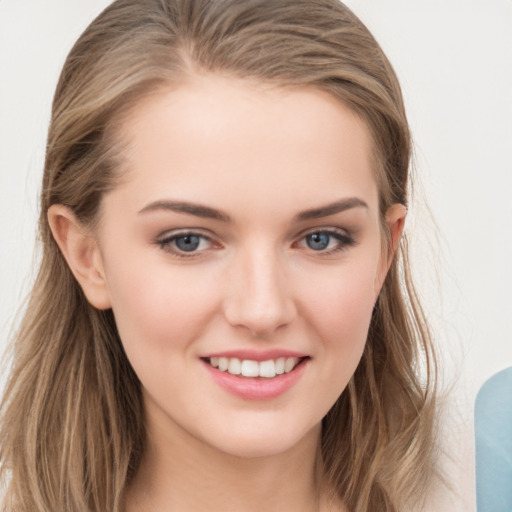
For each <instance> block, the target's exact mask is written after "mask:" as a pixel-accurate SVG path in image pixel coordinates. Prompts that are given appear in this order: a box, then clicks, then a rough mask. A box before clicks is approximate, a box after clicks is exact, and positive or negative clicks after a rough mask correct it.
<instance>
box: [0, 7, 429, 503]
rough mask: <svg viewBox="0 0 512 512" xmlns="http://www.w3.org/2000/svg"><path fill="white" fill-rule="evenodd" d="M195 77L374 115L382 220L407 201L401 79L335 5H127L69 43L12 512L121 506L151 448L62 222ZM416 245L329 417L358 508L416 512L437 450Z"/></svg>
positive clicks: (391, 284) (19, 391) (81, 214)
mask: <svg viewBox="0 0 512 512" xmlns="http://www.w3.org/2000/svg"><path fill="white" fill-rule="evenodd" d="M197 73H215V74H219V73H221V74H224V75H227V76H233V77H237V78H242V79H252V80H256V81H262V82H266V83H270V84H275V85H276V86H280V87H290V86H291V87H304V86H308V87H314V88H317V89H320V90H323V91H327V92H328V93H329V94H331V95H332V96H334V97H335V98H337V99H338V100H339V101H341V102H343V103H344V104H345V105H347V106H348V107H349V108H351V109H352V110H353V111H354V112H355V113H356V114H357V115H358V116H360V117H361V119H363V120H364V121H365V123H366V125H367V127H368V129H369V131H370V134H371V136H372V140H373V145H374V154H373V159H374V170H375V177H376V181H377V185H378V190H379V205H380V210H381V221H382V229H383V232H384V233H386V230H387V224H386V222H385V213H386V211H387V209H388V208H389V207H390V206H391V205H392V204H394V203H402V204H407V197H408V185H409V184H408V177H409V164H410V153H411V140H410V133H409V128H408V123H407V118H406V114H405V109H404V105H403V100H402V95H401V91H400V86H399V84H398V80H397V78H396V75H395V73H394V71H393V69H392V67H391V65H390V63H389V61H388V60H387V58H386V57H385V55H384V53H383V52H382V50H381V48H380V47H379V45H378V44H377V42H376V41H375V39H374V38H373V36H372V35H371V34H370V32H369V31H368V30H367V29H366V27H365V26H364V25H363V24H362V23H361V22H360V21H359V19H358V18H357V17H356V16H355V15H354V14H353V13H352V12H351V11H350V10H349V9H348V8H347V7H345V6H344V5H343V4H341V3H340V2H339V1H338V0H272V1H271V2H270V1H268V0H244V1H240V0H217V1H209V0H117V1H115V2H114V3H113V4H111V5H110V6H109V7H108V8H107V9H105V10H104V11H103V13H102V14H100V16H99V17H98V18H97V19H96V20H95V21H93V23H92V24H91V25H90V26H89V27H88V28H87V30H86V31H85V32H84V33H83V34H82V36H81V37H80V38H79V40H78V41H77V42H76V44H75V45H74V47H73V49H72V50H71V52H70V54H69V56H68V58H67V60H66V63H65V65H64V68H63V70H62V73H61V77H60V80H59V83H58V86H57V90H56V93H55V98H54V103H53V108H52V119H51V125H50V129H49V134H48V144H47V153H46V160H45V168H44V177H43V188H42V193H41V216H40V223H39V229H40V237H41V242H42V246H43V255H42V261H41V266H40V270H39V274H38V277H37V279H36V282H35V284H34V288H33V291H32V294H31V297H30V302H29V305H28V308H27V313H26V316H25V318H24V320H23V323H22V325H21V327H20V330H19V332H18V334H17V337H16V340H15V346H14V362H13V368H12V373H11V376H10V379H9V382H8V384H7V388H6V393H5V397H4V400H3V403H2V417H1V424H0V453H1V461H0V462H1V468H0V477H1V478H2V479H3V480H4V482H5V485H6V498H5V502H4V505H3V509H2V510H5V511H6V512H7V511H9V512H10V511H14V510H16V511H17V512H23V511H27V512H28V511H30V512H33V511H36V510H37V511H41V512H42V511H47V512H50V511H52V512H54V511H55V510H66V511H69V512H85V511H92V510H94V511H104V510H115V511H118V510H121V508H122V504H123V495H124V491H125V489H126V486H127V484H128V483H129V481H130V479H131V477H132V476H133V474H134V472H135V471H136V470H137V467H138V464H139V460H140V456H141V453H142V451H143V449H144V435H145V434H144V417H143V407H142V397H141V389H140V383H139V381H138V379H137V377H136V375H135V373H134V371H133V369H132V368H131V366H130V364H129V362H128V360H127V358H126V355H125V353H124V350H123V348H122V345H121V341H120V339H119V336H118V333H117V330H116V326H115V322H114V318H113V315H112V312H111V311H99V310H96V309H95V308H93V307H92V306H91V305H90V304H89V303H88V302H87V300H86V299H85V297H84V294H83V292H82V290H81V289H80V287H79V285H78V283H77V282H76V280H75V279H74V277H73V276H72V274H71V272H70V270H69V268H68V266H67V264H66V262H65V260H64V258H63V256H62V254H61V253H60V251H59V249H58V247H57V244H56V243H55V241H54V239H53V237H52V234H51V231H50V228H49V225H48V221H47V211H48V208H49V207H50V206H51V205H53V204H63V205H66V206H68V207H69V208H71V209H72V211H73V212H74V213H75V215H76V216H77V218H78V219H80V220H81V221H82V222H83V223H84V224H88V225H94V222H95V221H96V220H97V218H98V212H99V208H100V206H101V199H102V197H103V196H104V194H106V193H108V191H109V190H112V189H113V188H114V187H115V186H116V184H117V183H118V180H119V179H122V171H120V170H122V168H123V152H124V151H125V147H124V146H123V144H122V143H121V141H120V139H119V137H118V131H119V126H120V125H121V124H122V121H123V119H125V118H126V116H128V115H129V113H130V111H131V109H132V108H133V107H134V106H136V105H137V104H138V102H140V101H141V99H142V98H144V97H145V96H147V95H148V94H151V93H153V92H154V91H156V90H158V89H160V88H161V87H169V86H178V85H181V84H184V83H186V81H187V80H188V79H189V78H190V77H193V76H194V74H197ZM407 254H408V252H407V241H406V238H405V237H403V238H402V241H401V244H400V247H399V248H398V250H397V255H396V257H395V258H394V261H393V263H392V265H391V268H390V271H389V273H388V275H387V277H386V280H385V282H384V285H383V288H382V291H381V294H380V296H379V299H378V301H377V304H376V306H375V309H374V312H373V316H372V320H371V325H370V330H369V335H368V340H367V344H366V347H365V351H364V354H363V357H362V360H361V362H360V364H359V366H358V368H357V370H356V372H355V374H354V376H353V378H352V379H351V381H350V383H349V385H348V387H347V389H346V390H345V391H344V392H343V393H342V395H341V396H340V398H339V399H338V401H337V402H336V403H335V405H334V406H333V408H332V409H331V410H330V411H329V413H328V414H327V416H326V417H325V418H324V420H323V431H322V446H321V448H322V456H323V463H324V467H325V473H326V475H327V478H328V480H329V484H330V485H331V487H332V488H333V489H334V492H335V493H336V494H337V495H338V496H339V497H341V498H342V499H343V501H344V502H345V503H346V505H347V506H348V508H349V510H351V511H358V512H365V511H374V510H379V511H383V512H395V511H399V510H403V509H404V507H406V506H407V505H408V504H410V503H412V501H413V500H414V499H419V498H418V497H421V496H424V495H425V492H426V488H427V486H428V482H429V478H428V477H429V475H431V474H432V469H433V467H434V464H433V460H434V457H435V443H434V442H433V441H434V434H435V411H436V359H435V356H434V351H433V347H432V343H431V338H430V334H429V330H428V325H427V322H426V321H425V318H424V315H423V313H422V310H421V307H420V305H419V302H418V300H417V297H416V294H415V292H414V287H413V285H412V281H411V278H410V272H409V266H408V259H407Z"/></svg>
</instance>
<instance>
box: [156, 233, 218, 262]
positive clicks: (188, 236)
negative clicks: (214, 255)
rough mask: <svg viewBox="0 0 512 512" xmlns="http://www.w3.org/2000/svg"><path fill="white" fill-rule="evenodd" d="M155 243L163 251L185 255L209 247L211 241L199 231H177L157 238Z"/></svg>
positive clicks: (191, 254) (190, 254)
mask: <svg viewBox="0 0 512 512" xmlns="http://www.w3.org/2000/svg"><path fill="white" fill-rule="evenodd" d="M157 244H158V245H159V246H160V247H161V248H162V249H163V250H164V251H167V252H171V253H174V254H176V255H178V256H184V257H187V256H193V255H195V254H197V253H199V252H202V251H204V250H206V249H209V248H210V247H212V246H213V241H212V240H211V239H210V238H208V237H207V236H205V235H201V234H200V233H177V234H175V235H171V236H167V237H165V238H163V239H162V240H158V241H157Z"/></svg>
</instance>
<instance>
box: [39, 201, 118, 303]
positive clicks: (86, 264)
mask: <svg viewBox="0 0 512 512" xmlns="http://www.w3.org/2000/svg"><path fill="white" fill-rule="evenodd" d="M48 222H49V224H50V229H51V230H52V234H53V237H54V238H55V241H56V242H57V245H58V246H59V249H60V251H61V252H62V255H63V256H64V258H65V260H66V262H67V264H68V266H69V268H70V269H71V272H72V273H73V275H74V276H75V278H76V280H77V281H78V283H79V284H80V286H81V287H82V290H83V292H84V294H85V296H86V297H87V300H88V301H89V302H90V304H91V305H92V306H94V307H95V308H97V309H108V308H110V307H111V303H110V295H109V291H108V286H107V281H106V279H105V273H104V271H103V263H102V258H101V253H100V250H99V247H98V243H97V241H96V239H95V238H94V236H93V235H92V233H91V232H90V230H89V229H87V228H86V227H85V226H84V225H83V224H82V223H81V222H80V221H79V220H78V219H77V218H76V216H75V214H74V213H73V212H72V211H71V209H70V208H68V207H66V206H63V205H60V204H55V205H52V206H51V207H50V208H49V209H48Z"/></svg>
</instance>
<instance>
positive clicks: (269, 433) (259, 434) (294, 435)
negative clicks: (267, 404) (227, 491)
mask: <svg viewBox="0 0 512 512" xmlns="http://www.w3.org/2000/svg"><path fill="white" fill-rule="evenodd" d="M320 432H321V426H320V424H318V425H315V426H314V427H313V428H310V429H304V430H302V431H299V430H298V429H297V428H293V427H292V428H291V429H289V430H287V429H286V428H282V427H281V428H275V427H274V426H270V425H267V426H266V427H265V428H263V427H261V428H255V426H254V425H253V426H251V427H249V428H243V427H242V428H237V429H231V427H230V430H229V437H228V438H227V439H226V438H225V437H224V436H222V439H219V438H218V439H217V440H214V439H210V441H209V443H208V444H210V446H212V447H213V448H215V449H217V450H219V451H222V452H224V453H226V454H228V455H231V456H234V457H239V458H247V459H250V458H262V457H273V456H278V455H282V454H285V453H286V452H289V451H290V450H292V449H294V448H297V447H299V446H300V445H304V447H306V446H309V445H311V443H313V445H314V446H316V445H317V444H318V441H319V439H320ZM219 437H220V436H219Z"/></svg>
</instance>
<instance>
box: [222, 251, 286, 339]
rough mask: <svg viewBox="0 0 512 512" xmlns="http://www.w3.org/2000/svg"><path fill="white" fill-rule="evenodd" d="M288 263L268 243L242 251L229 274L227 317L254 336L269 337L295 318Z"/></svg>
mask: <svg viewBox="0 0 512 512" xmlns="http://www.w3.org/2000/svg"><path fill="white" fill-rule="evenodd" d="M286 270H287V269H286V263H285V261H284V259H283V257H282V256H281V255H280V254H279V252H278V251H277V250H275V249H274V248H273V247H272V246H271V245H270V244H269V243H266V244H264V243H263V242H261V243H258V242H255V243H253V244H251V245H250V246H247V247H245V248H243V249H241V250H240V251H239V254H238V255H237V261H236V264H235V265H234V268H232V269H231V270H230V273H231V276H230V287H229V291H228V297H227V303H226V308H225V312H226V317H227V319H228V321H229V322H230V323H231V324H232V325H235V326H243V327H245V328H247V329H248V330H250V331H251V332H252V333H253V334H254V335H257V336H267V335H269V334H272V333H273V332H274V331H275V330H277V329H278V328H279V327H282V326H284V325H287V324H288V323H289V322H290V321H291V320H292V318H293V316H294V314H295V306H294V301H293V297H292V295H291V293H290V289H289V286H288V284H289V283H288V282H287V279H286V274H287V272H286Z"/></svg>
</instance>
